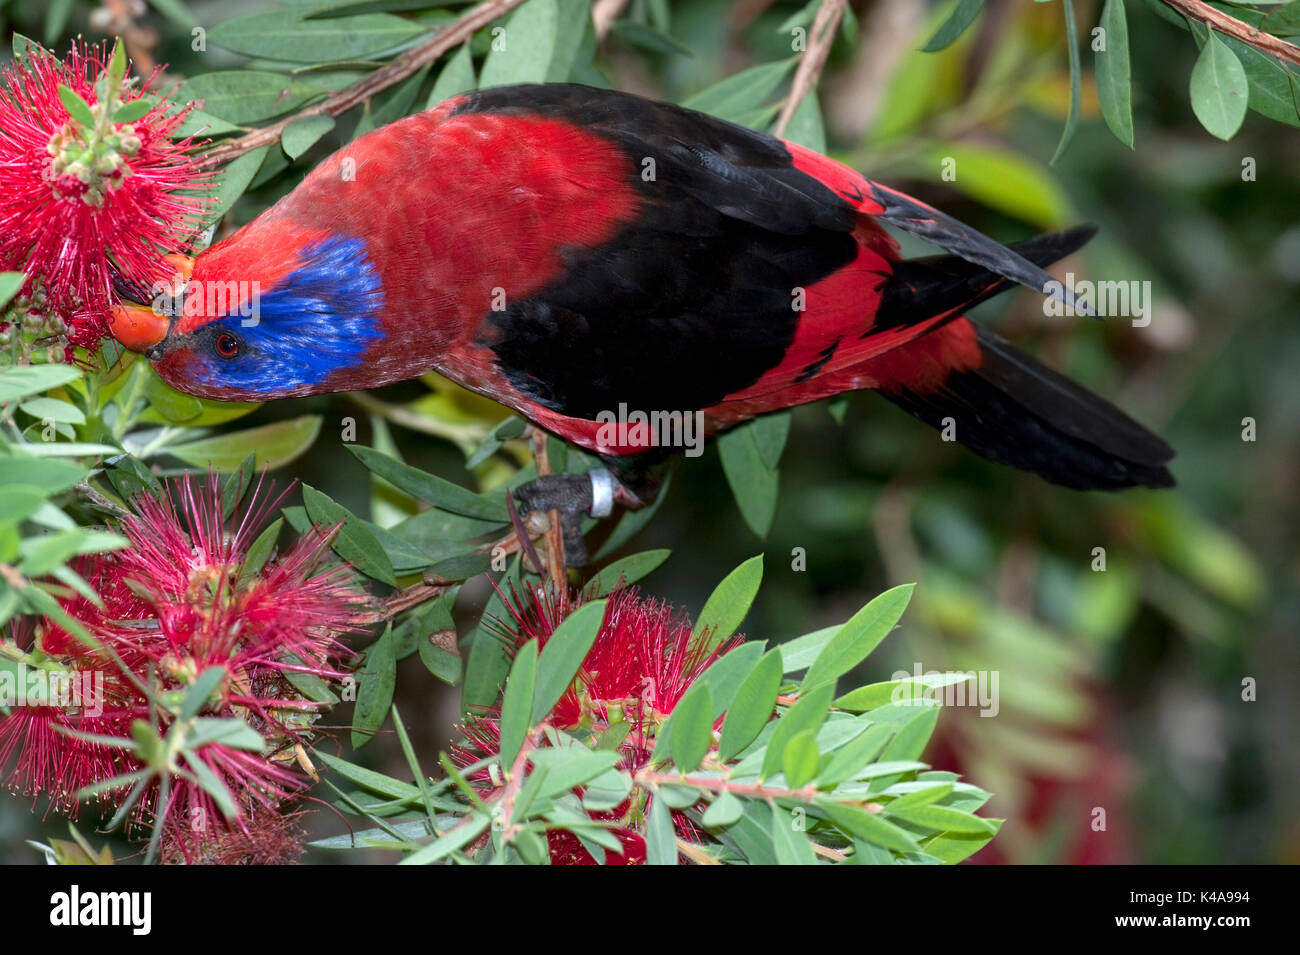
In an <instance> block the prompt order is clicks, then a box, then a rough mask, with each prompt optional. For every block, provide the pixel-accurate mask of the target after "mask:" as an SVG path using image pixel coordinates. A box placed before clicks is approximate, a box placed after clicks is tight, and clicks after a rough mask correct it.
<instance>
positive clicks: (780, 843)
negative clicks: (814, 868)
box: [772, 804, 817, 865]
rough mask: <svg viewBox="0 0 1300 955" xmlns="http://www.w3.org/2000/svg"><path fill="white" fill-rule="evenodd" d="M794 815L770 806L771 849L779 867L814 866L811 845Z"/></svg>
mask: <svg viewBox="0 0 1300 955" xmlns="http://www.w3.org/2000/svg"><path fill="white" fill-rule="evenodd" d="M797 822H798V821H797V820H796V819H795V817H794V815H793V814H791V813H788V812H786V811H785V810H784V809H782V808H781V807H780V806H778V805H775V804H773V806H772V848H773V849H774V850H775V851H776V861H777V863H778V864H779V865H816V864H817V857H816V856H814V855H813V850H812V845H811V844H810V843H809V842H808V836H807V835H805V834H804V831H803V827H802V826H801V825H798V824H797Z"/></svg>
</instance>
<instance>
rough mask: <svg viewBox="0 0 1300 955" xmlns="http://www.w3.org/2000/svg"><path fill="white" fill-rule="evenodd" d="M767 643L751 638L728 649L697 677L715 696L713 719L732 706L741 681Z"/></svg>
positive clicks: (696, 680) (755, 663)
mask: <svg viewBox="0 0 1300 955" xmlns="http://www.w3.org/2000/svg"><path fill="white" fill-rule="evenodd" d="M764 649H765V645H764V643H763V642H762V641H761V640H749V641H746V642H745V643H742V644H741V645H740V646H738V647H735V648H733V649H731V650H728V651H727V652H726V653H724V654H722V656H720V657H718V658H717V659H716V660H714V661H713V662H712V663H710V664H709V666H708V669H706V670H705V671H704V672H703V673H701V674H700V675H699V676H698V677H696V678H695V682H696V683H706V684H708V687H709V693H710V694H711V695H712V696H713V719H714V720H717V719H718V718H719V717H721V716H722V714H723V713H725V712H726V711H727V709H728V708H729V707H730V706H731V701H732V700H733V699H734V698H735V696H736V691H737V690H739V689H740V682H741V681H742V680H743V679H744V678H745V677H747V676H748V675H749V672H750V671H751V670H753V669H754V667H755V666H756V665H757V664H758V661H759V658H760V657H762V656H763V650H764Z"/></svg>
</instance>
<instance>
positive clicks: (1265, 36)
mask: <svg viewBox="0 0 1300 955" xmlns="http://www.w3.org/2000/svg"><path fill="white" fill-rule="evenodd" d="M1163 2H1164V4H1165V6H1167V7H1173V8H1174V9H1175V10H1177V11H1178V12H1179V13H1181V14H1182V15H1183V16H1185V17H1190V18H1191V19H1193V20H1199V21H1200V22H1201V23H1205V24H1208V25H1209V26H1212V27H1214V29H1216V30H1218V31H1219V32H1220V33H1223V34H1226V35H1227V36H1230V37H1232V38H1233V39H1234V40H1240V41H1241V42H1242V43H1245V44H1246V45H1247V46H1253V47H1254V48H1255V49H1257V50H1259V51H1260V52H1261V53H1267V54H1268V55H1269V56H1275V57H1277V58H1278V59H1279V60H1286V61H1287V62H1288V63H1294V64H1296V65H1297V66H1300V47H1297V46H1294V45H1293V44H1290V43H1287V42H1286V41H1285V40H1280V39H1278V38H1277V37H1275V36H1273V34H1271V33H1265V32H1263V31H1262V30H1260V29H1258V28H1256V27H1253V26H1251V25H1250V24H1249V23H1242V22H1241V21H1240V20H1238V19H1236V18H1235V17H1230V16H1228V15H1227V14H1226V13H1223V12H1222V11H1220V10H1216V9H1214V7H1212V6H1210V5H1209V4H1208V3H1203V2H1201V0H1163Z"/></svg>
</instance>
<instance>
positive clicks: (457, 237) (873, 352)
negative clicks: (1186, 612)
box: [113, 84, 1173, 543]
mask: <svg viewBox="0 0 1300 955" xmlns="http://www.w3.org/2000/svg"><path fill="white" fill-rule="evenodd" d="M881 223H889V224H892V225H894V226H896V227H898V228H901V229H903V230H906V231H908V232H910V233H913V234H915V235H917V236H920V237H921V238H923V239H925V240H927V241H929V242H930V243H932V244H934V245H936V246H939V247H940V248H942V249H944V250H946V251H947V252H949V253H951V254H949V255H944V256H936V257H929V258H923V259H910V260H903V259H901V258H900V256H899V252H898V245H897V243H896V242H895V241H894V239H893V238H892V237H891V236H890V235H889V234H888V233H887V232H886V231H885V230H884V229H883V228H882V225H881ZM1091 235H1092V230H1091V229H1090V228H1076V229H1073V230H1070V231H1066V232H1063V233H1059V234H1051V235H1045V236H1041V237H1039V238H1036V239H1031V240H1029V241H1026V242H1023V243H1020V244H1019V245H1017V246H1015V247H1012V248H1008V247H1005V246H1002V245H1000V244H998V243H997V242H994V241H993V240H992V239H989V238H987V237H986V236H983V235H981V234H980V233H978V232H976V231H975V230H973V229H971V228H969V227H967V226H965V225H963V224H961V223H960V222H958V221H956V220H955V219H953V218H951V217H949V216H947V215H944V214H943V213H941V212H939V211H938V210H936V209H933V208H931V207H930V206H927V205H925V204H923V203H921V202H919V201H917V200H915V199H912V198H910V197H908V196H906V195H904V194H902V193H900V192H897V191H895V190H893V189H890V188H888V187H887V186H884V185H882V184H880V183H877V182H873V181H872V180H870V179H867V178H865V177H864V176H862V175H861V174H859V173H858V172H856V171H854V170H852V169H850V168H848V167H846V166H844V165H841V164H840V163H838V162H835V161H834V160H831V159H829V158H827V157H825V156H823V155H820V154H818V153H816V152H814V151H812V150H809V149H806V148H804V147H802V146H799V145H796V144H794V143H790V142H785V141H782V140H780V139H777V138H774V137H772V136H768V135H764V134H762V133H759V132H755V131H753V130H750V129H747V128H745V127H742V126H738V125H735V124H732V123H729V122H725V121H723V120H720V119H717V118H714V117H712V116H708V115H705V114H703V113H699V112H695V111H692V110H689V109H685V108H682V107H679V106H674V105H670V104H666V103H659V102H655V101H652V100H649V99H644V98H641V97H638V96H634V95H630V94H627V93H621V92H614V91H609V90H601V89H594V88H590V87H585V86H578V85H568V84H542V85H525V86H512V87H501V88H495V89H487V90H482V91H479V92H473V93H468V94H465V95H462V96H458V97H455V98H453V99H450V100H448V101H446V102H444V103H442V104H441V105H439V106H437V107H435V108H433V109H431V110H429V111H427V112H424V113H420V114H418V115H415V116H411V117H408V118H406V119H402V120H399V121H397V122H395V123H392V124H390V125H388V126H385V127H383V128H381V129H378V130H375V131H374V132H371V133H369V134H367V135H365V136H362V137H360V138H359V139H357V140H356V141H354V142H353V143H351V144H350V145H348V146H345V147H344V148H343V149H341V150H339V151H338V152H336V153H335V154H334V155H332V156H331V157H330V158H328V159H327V160H325V161H324V162H323V163H321V165H320V166H319V167H318V168H316V169H315V170H313V171H312V172H311V173H310V174H309V175H308V176H307V177H306V178H305V179H304V180H303V182H302V183H301V184H300V185H299V186H298V187H297V188H296V189H295V190H294V191H293V192H292V193H290V194H289V195H288V196H286V197H285V198H283V199H281V200H280V201H279V202H278V203H276V204H275V205H274V206H272V207H271V208H269V209H267V210H266V211H265V212H263V213H262V214H261V215H259V216H258V217H257V218H256V219H254V220H253V221H252V222H250V223H249V224H248V225H246V226H244V227H243V228H242V229H240V230H239V231H237V232H236V233H234V234H233V235H231V236H230V237H229V238H226V239H224V240H223V241H221V242H218V243H216V244H215V245H213V246H212V247H211V248H209V249H207V250H206V251H204V252H202V253H200V254H199V255H198V256H197V257H196V258H195V259H193V260H192V261H191V262H188V263H186V264H185V268H184V271H187V272H188V273H189V275H188V277H189V280H190V283H189V285H188V286H186V291H185V294H184V296H183V297H182V298H180V299H176V300H174V301H173V302H172V303H171V306H170V307H168V308H165V309H158V308H156V307H155V308H152V309H148V308H133V307H131V306H129V305H124V306H122V307H119V309H118V311H117V312H116V313H115V317H114V321H113V330H114V333H115V334H116V336H117V337H118V338H119V340H120V341H121V342H122V343H123V344H124V345H126V346H128V347H130V348H134V349H136V350H139V351H143V352H144V354H145V355H147V356H148V358H149V360H150V361H151V362H152V363H153V365H154V367H155V368H156V369H157V371H158V374H159V375H161V376H162V378H163V379H164V380H166V381H167V382H169V383H170V384H171V385H173V386H175V387H176V388H178V389H180V390H181V391H184V392H188V393H190V394H194V395H199V396H201V397H205V398H214V399H228V400H257V401H261V400H266V399H272V398H287V397H291V396H295V395H309V394H315V393H318V392H326V391H344V390H353V389H366V388H374V387H376V386H379V385H384V384H388V383H390V382H395V381H400V380H402V379H406V378H411V377H414V376H417V375H420V374H422V373H424V372H427V371H430V370H436V371H438V372H440V373H441V374H443V375H445V376H446V377H448V378H450V379H452V380H453V381H456V382H459V383H460V384H462V385H464V386H465V387H467V388H469V389H471V390H473V391H476V392H479V393H480V394H483V395H487V396H488V397H490V398H493V399H495V400H497V401H499V402H501V403H502V404H503V405H506V406H508V407H509V408H512V409H514V410H515V411H516V412H518V413H519V414H521V415H522V416H524V417H526V418H528V419H529V420H530V421H532V422H534V423H536V424H537V425H540V426H541V427H542V428H544V429H546V430H547V431H549V432H551V433H552V434H555V435H558V436H559V437H561V438H563V439H565V440H567V441H570V442H572V443H574V444H576V445H579V446H581V447H583V448H586V449H588V450H590V451H593V452H595V453H597V454H598V455H600V456H601V457H602V458H603V459H604V460H605V462H607V464H608V466H609V471H612V472H613V474H614V476H615V477H617V478H618V480H616V481H615V480H611V477H610V474H609V471H597V472H593V475H592V476H591V477H590V479H588V478H586V477H584V476H577V477H576V478H574V477H572V476H557V480H556V481H555V482H550V483H547V482H545V481H543V482H541V487H540V488H539V487H537V486H529V487H528V488H526V490H525V492H524V494H523V495H522V497H523V498H525V503H526V504H529V505H531V506H533V507H535V508H538V509H541V508H550V507H559V508H560V509H562V510H564V511H565V512H566V514H576V513H577V512H580V511H589V512H591V511H594V512H595V513H597V514H599V513H607V512H608V507H609V505H610V497H611V495H613V496H616V497H617V499H618V500H620V501H622V502H624V503H627V504H631V505H633V506H636V505H638V504H643V503H645V502H646V499H647V498H648V497H649V496H651V495H652V494H653V493H654V488H655V481H654V480H653V479H652V478H651V477H648V476H647V475H648V474H650V473H651V471H652V470H653V469H650V468H647V467H646V466H645V465H644V462H645V461H647V460H649V459H651V458H653V457H655V456H656V453H657V449H652V448H647V447H644V446H640V445H633V446H629V445H620V444H618V443H617V441H614V442H612V443H605V439H602V437H601V435H602V433H607V432H608V429H605V432H602V429H601V427H600V425H599V422H598V420H597V418H598V415H600V414H601V413H602V412H605V413H606V414H609V413H612V412H614V411H615V410H616V409H619V408H620V406H624V407H625V408H626V409H634V410H640V411H642V412H645V413H647V414H649V413H651V412H656V411H657V412H694V411H702V412H703V415H704V421H705V425H706V430H707V433H710V434H712V433H716V432H718V431H721V430H724V429H726V428H728V427H731V426H733V425H735V424H738V423H739V422H742V421H745V420H747V419H750V418H753V417H755V416H757V415H762V414H765V413H767V412H772V411H776V410H779V409H784V408H789V407H792V406H794V405H800V404H804V403H806V402H811V401H817V400H819V399H822V398H827V397H830V396H832V395H836V394H839V393H841V392H846V391H860V390H872V391H877V392H879V393H880V394H881V395H883V396H884V397H886V398H888V399H889V400H890V401H892V402H893V403H894V404H896V405H898V406H900V407H901V408H903V409H904V410H906V411H908V412H910V413H911V414H913V415H914V416H916V417H917V418H920V419H921V420H923V421H925V422H927V423H929V424H931V425H933V426H936V427H939V426H941V423H943V422H944V421H945V419H951V420H952V423H953V425H954V426H955V434H956V438H957V440H958V441H960V442H961V443H963V444H965V445H966V446H967V447H969V448H971V449H972V450H974V451H976V452H978V453H980V454H982V455H984V456H986V457H989V458H992V459H994V460H996V461H1000V462H1003V463H1005V464H1009V465H1012V466H1013V467H1017V468H1021V469H1023V470H1026V471H1032V472H1034V473H1036V474H1039V475H1041V476H1042V477H1044V478H1046V479H1047V480H1048V481H1051V482H1053V483H1056V484H1060V485H1064V486H1066V487H1071V488H1085V489H1086V488H1098V489H1105V490H1117V489H1121V488H1127V487H1133V486H1139V485H1141V486H1147V487H1156V488H1160V487H1167V486H1170V485H1172V484H1173V479H1172V477H1171V475H1170V473H1169V471H1168V470H1167V469H1166V466H1165V465H1166V463H1167V462H1168V461H1169V460H1170V458H1171V457H1172V456H1173V451H1172V450H1171V449H1170V447H1169V446H1168V445H1167V444H1166V443H1165V442H1164V441H1162V440H1161V439H1160V438H1159V437H1157V436H1156V435H1154V434H1152V433H1151V432H1150V431H1148V430H1147V429H1145V428H1144V427H1142V426H1141V425H1139V424H1138V423H1136V422H1135V421H1133V419H1131V418H1130V417H1129V416H1128V415H1126V414H1125V413H1124V412H1122V411H1120V410H1119V409H1118V408H1116V407H1114V406H1113V405H1111V404H1110V403H1109V402H1107V401H1105V400H1104V399H1102V398H1100V397H1098V396H1096V395H1094V394H1092V393H1090V392H1088V391H1086V390H1085V389H1083V388H1081V387H1080V386H1078V385H1076V384H1074V383H1073V382H1071V381H1070V380H1068V379H1066V378H1064V377H1062V376H1061V375H1059V374H1057V373H1056V372H1054V371H1052V370H1051V369H1049V368H1047V367H1046V366H1044V365H1042V364H1040V363H1039V362H1038V361H1036V360H1035V359H1033V358H1031V357H1030V356H1029V355H1027V354H1025V353H1023V352H1021V351H1018V350H1016V349H1015V348H1013V347H1012V346H1011V345H1009V344H1008V343H1007V342H1006V341H1004V340H1003V339H1001V338H999V337H998V336H997V335H995V334H993V333H992V332H990V331H987V330H985V329H983V328H980V327H977V326H976V325H974V324H972V323H971V322H970V321H968V320H967V319H966V318H964V317H963V313H964V312H965V311H966V310H967V309H969V308H970V307H972V306H973V305H975V304H976V303H978V302H981V301H983V300H984V299H986V298H988V297H989V296H991V295H994V294H995V293H997V292H1000V291H1002V290H1004V289H1006V288H1008V287H1010V286H1011V285H1012V284H1013V283H1021V284H1023V285H1026V286H1028V287H1030V288H1033V289H1035V290H1037V291H1040V292H1043V291H1045V290H1046V289H1047V288H1048V284H1047V283H1049V282H1050V281H1051V278H1050V276H1049V275H1048V274H1047V273H1046V272H1045V271H1044V270H1043V266H1044V265H1047V264H1050V263H1052V262H1054V261H1056V260H1058V259H1060V258H1061V257H1063V256H1065V255H1067V254H1069V253H1070V252H1072V251H1074V250H1075V249H1076V248H1078V247H1079V246H1081V245H1082V244H1083V243H1085V242H1086V241H1087V240H1088V238H1090V237H1091ZM214 290H215V291H216V293H217V294H214ZM253 297H255V299H256V301H251V300H250V299H252V298H253ZM251 306H255V308H254V307H251ZM578 543H580V541H579V542H578Z"/></svg>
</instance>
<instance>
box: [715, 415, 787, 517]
mask: <svg viewBox="0 0 1300 955" xmlns="http://www.w3.org/2000/svg"><path fill="white" fill-rule="evenodd" d="M718 455H719V457H720V458H721V459H722V470H723V473H724V474H726V476H727V484H728V485H730V487H731V493H732V495H733V496H734V497H735V499H736V506H737V507H738V508H740V516H741V517H743V518H744V520H745V524H746V525H747V526H748V527H749V529H750V530H752V531H753V532H754V533H755V534H757V535H758V537H759V539H760V540H761V539H764V538H766V537H767V533H768V531H770V530H771V529H772V520H773V518H775V517H776V501H777V496H778V493H779V490H780V474H779V472H778V471H776V470H774V469H773V468H770V467H768V466H767V464H766V463H765V462H764V461H763V456H762V454H761V453H760V452H759V448H758V444H757V443H756V442H755V440H754V429H753V426H752V425H741V426H740V427H739V428H733V429H731V430H730V431H728V432H726V433H725V434H723V435H722V436H721V437H719V438H718Z"/></svg>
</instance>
